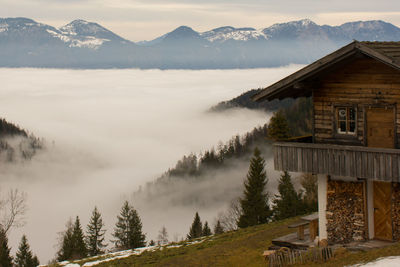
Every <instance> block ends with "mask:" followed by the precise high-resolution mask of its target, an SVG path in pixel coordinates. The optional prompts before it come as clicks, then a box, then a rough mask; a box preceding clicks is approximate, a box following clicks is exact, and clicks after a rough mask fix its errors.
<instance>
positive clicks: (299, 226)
mask: <svg viewBox="0 0 400 267" xmlns="http://www.w3.org/2000/svg"><path fill="white" fill-rule="evenodd" d="M309 223H310V222H308V221H300V222H297V223H294V224H291V225H289V226H288V227H289V228H297V238H298V239H299V240H304V227H305V226H306V225H308V224H309Z"/></svg>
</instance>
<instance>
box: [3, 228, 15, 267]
mask: <svg viewBox="0 0 400 267" xmlns="http://www.w3.org/2000/svg"><path fill="white" fill-rule="evenodd" d="M0 266H1V267H12V266H13V263H12V257H11V256H10V248H9V247H8V238H7V235H6V232H5V231H4V230H3V228H2V227H1V226H0Z"/></svg>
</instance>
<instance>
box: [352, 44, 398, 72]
mask: <svg viewBox="0 0 400 267" xmlns="http://www.w3.org/2000/svg"><path fill="white" fill-rule="evenodd" d="M356 48H357V49H358V50H360V51H361V52H362V53H364V54H366V55H368V56H370V57H372V58H374V59H376V60H378V61H381V62H382V63H384V64H387V65H389V66H391V67H393V68H396V69H399V70H400V62H399V60H396V59H394V58H392V57H389V56H387V55H385V54H384V53H381V52H380V51H379V50H378V49H373V48H371V47H369V46H368V44H365V43H361V42H358V43H357V44H356Z"/></svg>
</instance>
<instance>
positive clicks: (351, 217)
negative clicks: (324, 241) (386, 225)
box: [326, 180, 366, 243]
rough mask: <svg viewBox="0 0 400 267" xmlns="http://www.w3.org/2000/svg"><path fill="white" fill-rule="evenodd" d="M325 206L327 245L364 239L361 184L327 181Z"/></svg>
mask: <svg viewBox="0 0 400 267" xmlns="http://www.w3.org/2000/svg"><path fill="white" fill-rule="evenodd" d="M326 206H327V211H326V218H327V232H328V242H329V243H349V242H351V241H360V240H365V239H366V227H365V211H364V191H363V183H362V182H344V181H333V180H329V181H328V191H327V205H326Z"/></svg>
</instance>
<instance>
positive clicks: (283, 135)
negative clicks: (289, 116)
mask: <svg viewBox="0 0 400 267" xmlns="http://www.w3.org/2000/svg"><path fill="white" fill-rule="evenodd" d="M267 133H268V137H269V138H270V139H272V140H274V141H279V140H285V139H287V138H289V137H290V130H289V125H288V122H287V120H286V117H285V115H284V114H283V112H282V111H277V112H275V114H274V115H273V116H272V117H271V119H270V121H269V123H268V128H267Z"/></svg>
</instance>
